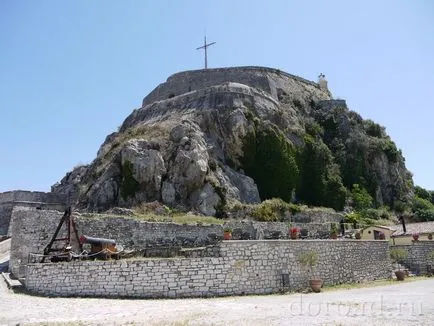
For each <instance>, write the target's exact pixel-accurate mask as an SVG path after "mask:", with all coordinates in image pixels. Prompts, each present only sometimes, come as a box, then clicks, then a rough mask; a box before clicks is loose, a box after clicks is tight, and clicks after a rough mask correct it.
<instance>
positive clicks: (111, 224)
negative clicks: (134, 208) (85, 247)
mask: <svg viewBox="0 0 434 326" xmlns="http://www.w3.org/2000/svg"><path fill="white" fill-rule="evenodd" d="M75 222H76V225H77V229H78V232H79V234H86V235H89V236H93V237H101V238H110V239H115V240H116V241H117V243H119V244H121V245H122V246H124V247H125V248H128V249H135V250H144V249H147V248H155V247H173V246H176V247H201V246H207V245H213V244H216V243H217V242H219V241H220V240H221V239H222V235H223V227H222V226H221V225H187V224H186V225H182V224H176V223H157V222H145V221H140V220H135V219H132V218H125V217H115V216H111V217H110V216H106V217H104V215H102V216H99V217H98V218H93V217H85V216H76V217H75Z"/></svg>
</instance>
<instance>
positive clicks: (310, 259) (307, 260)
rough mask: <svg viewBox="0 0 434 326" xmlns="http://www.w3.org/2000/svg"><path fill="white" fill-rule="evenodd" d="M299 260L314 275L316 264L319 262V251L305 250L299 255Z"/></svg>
mask: <svg viewBox="0 0 434 326" xmlns="http://www.w3.org/2000/svg"><path fill="white" fill-rule="evenodd" d="M298 262H299V263H300V265H301V266H302V267H303V268H305V269H307V270H308V272H309V274H310V276H312V274H313V271H314V269H315V266H316V264H317V263H318V253H317V252H316V251H313V250H311V251H303V252H301V253H300V254H299V255H298Z"/></svg>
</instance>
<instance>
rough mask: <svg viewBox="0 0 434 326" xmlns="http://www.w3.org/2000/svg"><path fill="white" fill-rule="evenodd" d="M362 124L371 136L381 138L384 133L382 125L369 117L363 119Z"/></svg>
mask: <svg viewBox="0 0 434 326" xmlns="http://www.w3.org/2000/svg"><path fill="white" fill-rule="evenodd" d="M363 125H364V128H365V131H366V133H367V134H368V135H369V136H371V137H378V138H381V137H383V136H384V134H385V132H384V127H382V126H380V125H379V124H377V123H375V122H374V121H372V120H370V119H367V120H364V121H363Z"/></svg>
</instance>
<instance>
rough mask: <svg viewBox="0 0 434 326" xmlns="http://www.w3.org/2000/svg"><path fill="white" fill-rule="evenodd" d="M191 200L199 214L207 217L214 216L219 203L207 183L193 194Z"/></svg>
mask: <svg viewBox="0 0 434 326" xmlns="http://www.w3.org/2000/svg"><path fill="white" fill-rule="evenodd" d="M192 200H193V202H195V203H196V205H197V209H198V210H199V212H200V213H202V214H204V215H208V216H214V215H215V213H216V207H217V205H218V204H219V203H220V202H221V199H220V196H219V195H218V194H217V193H216V192H215V189H214V188H213V186H211V185H210V184H209V183H206V184H205V185H204V186H203V187H202V188H201V189H200V190H198V191H197V192H196V193H193V194H192Z"/></svg>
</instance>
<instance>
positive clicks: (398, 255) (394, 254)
mask: <svg viewBox="0 0 434 326" xmlns="http://www.w3.org/2000/svg"><path fill="white" fill-rule="evenodd" d="M407 257H408V251H407V250H405V249H398V248H393V249H390V258H392V260H393V261H395V262H397V263H401V262H402V261H403V260H405V259H406V258H407Z"/></svg>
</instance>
